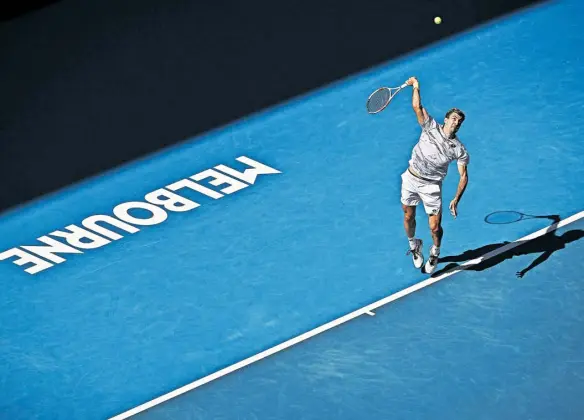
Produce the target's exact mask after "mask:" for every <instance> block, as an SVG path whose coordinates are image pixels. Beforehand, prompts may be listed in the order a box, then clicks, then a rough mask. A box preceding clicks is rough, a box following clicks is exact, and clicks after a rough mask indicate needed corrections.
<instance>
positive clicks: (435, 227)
mask: <svg viewBox="0 0 584 420" xmlns="http://www.w3.org/2000/svg"><path fill="white" fill-rule="evenodd" d="M430 230H431V231H432V233H434V234H438V233H440V232H441V231H442V225H441V223H440V220H439V219H438V218H432V219H430Z"/></svg>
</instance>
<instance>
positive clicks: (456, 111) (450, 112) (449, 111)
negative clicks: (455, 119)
mask: <svg viewBox="0 0 584 420" xmlns="http://www.w3.org/2000/svg"><path fill="white" fill-rule="evenodd" d="M453 113H456V114H458V115H459V116H460V119H461V120H460V122H463V121H464V119H465V118H466V115H464V112H462V111H461V110H460V109H458V108H452V109H449V110H448V112H447V113H446V118H448V117H450V114H453Z"/></svg>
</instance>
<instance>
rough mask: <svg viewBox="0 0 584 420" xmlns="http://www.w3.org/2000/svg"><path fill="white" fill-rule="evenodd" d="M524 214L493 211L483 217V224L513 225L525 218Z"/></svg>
mask: <svg viewBox="0 0 584 420" xmlns="http://www.w3.org/2000/svg"><path fill="white" fill-rule="evenodd" d="M525 216H526V215H525V214H523V213H520V212H518V211H512V210H502V211H495V212H493V213H491V214H488V215H487V216H486V217H485V222H487V223H489V224H491V225H507V224H509V223H515V222H518V221H520V220H521V219H523V218H525Z"/></svg>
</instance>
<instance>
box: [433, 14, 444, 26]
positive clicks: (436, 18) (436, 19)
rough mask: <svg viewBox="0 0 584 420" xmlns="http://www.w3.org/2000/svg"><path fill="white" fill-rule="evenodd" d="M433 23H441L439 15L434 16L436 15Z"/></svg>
mask: <svg viewBox="0 0 584 420" xmlns="http://www.w3.org/2000/svg"><path fill="white" fill-rule="evenodd" d="M434 23H435V24H436V25H440V24H441V23H442V18H441V17H440V16H436V17H435V18H434Z"/></svg>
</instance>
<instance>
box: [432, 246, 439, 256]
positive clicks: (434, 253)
mask: <svg viewBox="0 0 584 420" xmlns="http://www.w3.org/2000/svg"><path fill="white" fill-rule="evenodd" d="M430 254H432V255H434V256H436V257H437V256H439V255H440V248H439V247H437V246H436V245H432V248H430Z"/></svg>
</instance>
